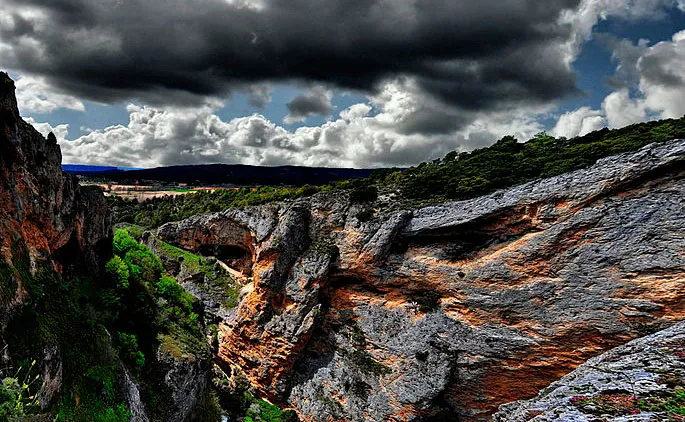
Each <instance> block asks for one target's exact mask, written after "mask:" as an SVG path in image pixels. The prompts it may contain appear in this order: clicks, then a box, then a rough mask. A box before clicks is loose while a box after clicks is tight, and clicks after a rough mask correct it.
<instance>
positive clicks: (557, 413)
mask: <svg viewBox="0 0 685 422" xmlns="http://www.w3.org/2000/svg"><path fill="white" fill-rule="evenodd" d="M684 384H685V323H679V324H676V325H675V326H673V327H671V328H669V329H667V330H664V331H660V332H658V333H656V334H652V335H650V336H647V337H643V338H640V339H637V340H634V341H631V342H630V343H628V344H626V345H624V346H620V347H617V348H616V349H612V350H611V351H609V352H606V353H604V354H602V355H600V356H598V357H595V358H592V359H590V360H589V361H588V362H586V363H584V364H583V365H581V366H580V367H578V368H577V369H576V370H574V371H573V372H571V373H570V374H568V375H566V376H565V377H563V378H562V379H561V380H559V381H557V382H555V383H553V384H552V385H550V386H549V387H547V388H545V389H544V390H543V391H542V392H541V393H540V395H539V396H538V397H536V398H535V399H533V400H530V401H523V402H516V403H511V404H507V405H503V406H502V407H501V408H500V411H499V412H498V413H497V414H496V415H495V420H496V421H499V422H526V421H533V422H552V421H554V422H590V421H594V420H598V417H601V420H603V421H616V422H618V421H625V420H628V419H626V417H629V418H630V419H629V420H630V421H633V422H639V421H645V422H648V421H657V420H658V421H670V420H678V416H679V415H682V413H680V412H678V413H676V409H677V408H678V407H680V409H681V411H682V408H683V406H682V402H683V400H682V399H680V398H679V395H682V394H683V392H684V390H683V385H684ZM678 402H680V403H681V404H680V405H678V404H677V403H678ZM664 404H666V405H664ZM669 410H670V412H669ZM680 418H681V419H682V416H680Z"/></svg>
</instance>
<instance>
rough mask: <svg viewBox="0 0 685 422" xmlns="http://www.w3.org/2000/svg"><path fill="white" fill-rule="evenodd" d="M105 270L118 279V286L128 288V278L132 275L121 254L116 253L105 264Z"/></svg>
mask: <svg viewBox="0 0 685 422" xmlns="http://www.w3.org/2000/svg"><path fill="white" fill-rule="evenodd" d="M105 271H106V272H107V274H109V275H110V276H112V277H114V279H116V281H117V286H118V287H120V288H122V289H128V287H129V284H128V278H129V276H130V273H129V270H128V265H127V264H126V263H125V262H124V261H123V260H122V259H121V258H119V256H117V255H115V256H114V257H112V259H110V260H109V262H107V265H105Z"/></svg>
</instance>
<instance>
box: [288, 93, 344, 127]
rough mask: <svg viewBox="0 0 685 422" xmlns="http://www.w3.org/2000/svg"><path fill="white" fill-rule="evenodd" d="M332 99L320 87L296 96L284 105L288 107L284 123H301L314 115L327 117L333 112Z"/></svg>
mask: <svg viewBox="0 0 685 422" xmlns="http://www.w3.org/2000/svg"><path fill="white" fill-rule="evenodd" d="M332 97H333V96H332V94H331V93H330V92H329V91H327V90H326V88H324V87H321V86H317V87H314V88H312V89H311V90H310V91H309V92H307V93H306V94H302V95H298V96H297V97H295V98H294V99H293V100H292V101H290V102H289V103H288V104H286V106H287V107H288V115H287V116H286V118H285V121H286V123H294V122H299V121H303V120H305V119H306V118H307V117H309V116H314V115H320V116H329V115H330V114H331V113H332V112H333V110H334V107H333V104H331V98H332Z"/></svg>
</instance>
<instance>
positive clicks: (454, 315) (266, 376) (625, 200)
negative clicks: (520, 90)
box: [158, 140, 685, 421]
mask: <svg viewBox="0 0 685 422" xmlns="http://www.w3.org/2000/svg"><path fill="white" fill-rule="evenodd" d="M684 163H685V141H682V140H676V141H672V142H669V143H666V144H653V145H650V146H648V147H645V148H643V149H642V150H640V151H637V152H633V153H628V154H623V155H620V156H616V157H610V158H606V159H603V160H600V161H599V162H598V163H596V164H595V165H594V166H592V167H591V168H588V169H584V170H579V171H575V172H572V173H568V174H564V175H561V176H558V177H554V178H550V179H545V180H538V181H534V182H530V183H526V184H523V185H520V186H517V187H514V188H510V189H507V190H502V191H498V192H495V193H493V194H491V195H487V196H484V197H480V198H475V199H472V200H467V201H458V202H450V203H444V204H441V205H436V206H429V207H424V208H421V209H414V210H410V209H403V207H402V206H401V205H400V202H398V201H396V200H395V199H393V198H392V195H381V196H380V197H379V199H378V200H376V201H373V202H361V203H355V202H353V201H351V199H350V197H349V194H347V193H345V192H340V191H338V192H336V191H333V192H323V193H320V194H317V195H314V196H312V197H309V198H302V199H299V200H295V201H291V202H284V203H277V204H267V205H262V206H255V207H248V208H245V209H242V210H227V211H225V212H222V213H217V214H211V215H203V216H197V217H193V218H190V219H188V220H185V221H182V222H178V223H169V224H166V225H164V226H162V227H161V228H160V229H159V230H158V236H159V237H160V238H162V239H164V240H166V241H168V242H171V243H173V244H175V245H178V246H180V247H182V248H185V249H187V250H190V251H195V252H199V253H206V254H211V255H215V256H217V257H218V258H219V259H220V260H223V261H224V262H226V263H228V264H229V265H234V266H235V268H236V270H237V271H239V272H241V273H242V274H243V275H244V280H243V282H244V287H243V290H242V293H241V301H240V305H239V306H238V307H237V309H236V310H235V311H233V312H232V313H231V314H230V315H228V316H226V318H225V319H224V321H223V323H222V324H221V326H220V335H219V342H220V346H219V352H218V359H217V360H218V362H219V363H220V365H221V366H222V368H223V369H224V371H225V372H226V373H227V374H230V375H231V377H232V378H233V381H234V382H239V381H240V380H245V379H246V380H247V381H248V382H249V383H250V384H251V385H252V387H253V388H254V389H256V390H257V391H258V392H259V393H260V394H261V395H262V396H263V397H266V398H268V399H270V400H272V401H274V402H276V403H279V404H283V405H287V406H292V407H293V408H295V409H296V410H297V412H298V414H299V416H300V417H301V419H302V420H304V421H339V420H349V421H411V420H424V421H427V420H464V421H480V420H490V419H491V418H492V415H493V414H494V413H495V412H496V411H497V409H498V406H500V405H501V404H504V403H508V402H512V401H515V400H521V399H526V398H531V397H534V396H535V395H537V393H538V391H539V390H540V389H542V388H543V387H546V386H547V385H548V384H549V383H551V382H552V381H555V380H558V379H559V378H561V377H562V376H564V375H565V374H567V373H569V372H570V371H572V370H573V369H574V368H576V367H577V366H578V365H580V364H581V363H582V362H584V361H586V360H588V359H589V358H591V357H593V356H596V355H599V354H600V353H602V352H604V351H606V350H608V349H610V348H612V347H615V346H617V345H620V344H624V343H626V342H628V341H630V340H632V339H635V338H638V337H642V336H644V335H646V334H649V333H652V332H655V331H657V330H660V329H663V328H666V327H668V326H670V325H672V324H674V323H675V322H677V321H679V320H682V319H685V305H684V304H685V301H684V299H685V288H684V283H685V250H684V249H685V244H684V242H683V239H684V238H685V209H684V207H683V205H682V203H683V198H685V183H683V177H684V176H685V166H684V165H683V164H684Z"/></svg>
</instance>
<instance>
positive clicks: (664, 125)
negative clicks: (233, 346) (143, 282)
mask: <svg viewBox="0 0 685 422" xmlns="http://www.w3.org/2000/svg"><path fill="white" fill-rule="evenodd" d="M676 138H685V117H683V118H680V119H667V120H659V121H652V122H647V123H640V124H635V125H631V126H627V127H624V128H621V129H614V130H609V129H602V130H599V131H596V132H592V133H589V134H587V135H585V136H580V137H576V138H572V139H567V138H555V137H553V136H550V135H548V134H546V133H540V134H538V135H537V136H535V137H534V138H532V139H530V140H528V141H526V142H520V140H517V139H515V138H514V137H511V136H506V137H504V138H502V139H500V140H499V141H497V142H496V143H495V144H493V145H491V146H489V147H486V148H481V149H477V150H474V151H472V152H462V153H458V152H456V151H453V152H450V153H449V154H447V155H446V156H445V157H444V158H442V159H436V160H434V161H431V162H426V163H421V164H419V165H418V166H415V167H411V168H409V169H406V170H399V169H383V170H376V171H375V172H373V173H372V174H371V176H370V177H368V178H366V179H354V180H345V181H341V182H336V183H333V184H329V185H325V186H322V187H318V186H309V185H306V186H304V187H300V188H294V187H287V186H277V187H270V186H262V187H258V188H241V189H236V190H223V191H217V192H202V193H197V194H193V195H186V196H177V197H164V198H157V199H152V200H149V201H145V202H142V203H138V202H136V201H126V200H122V199H120V198H116V197H113V198H110V204H111V205H112V207H113V209H114V210H115V219H116V221H117V222H128V223H135V224H139V225H142V226H146V227H156V226H159V225H161V224H164V223H166V222H169V221H178V220H182V219H184V218H187V217H190V216H192V215H196V214H201V213H207V212H216V211H220V210H223V209H227V208H235V207H244V206H248V205H256V204H260V203H265V202H270V201H278V200H287V199H295V198H299V197H303V196H309V195H312V194H314V193H317V192H319V191H322V190H351V191H352V195H353V197H352V198H353V200H356V201H364V200H373V199H375V197H376V195H377V192H378V191H382V192H391V193H394V194H395V196H396V199H397V200H398V201H400V202H404V203H405V205H406V206H407V207H414V206H419V205H423V204H426V203H432V202H439V201H444V200H448V199H467V198H472V197H476V196H480V195H484V194H487V193H490V192H492V191H495V190H497V189H502V188H505V187H509V186H514V185H517V184H520V183H524V182H528V181H531V180H535V179H538V178H545V177H551V176H556V175H559V174H562V173H566V172H569V171H573V170H577V169H581V168H586V167H589V166H590V165H592V164H594V163H595V162H596V161H597V160H599V159H600V158H603V157H608V156H611V155H615V154H620V153H623V152H628V151H634V150H637V149H640V148H642V147H644V146H645V145H648V144H651V143H653V142H664V141H668V140H672V139H676Z"/></svg>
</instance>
